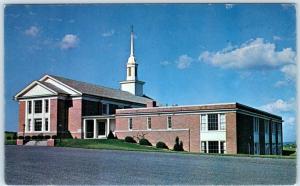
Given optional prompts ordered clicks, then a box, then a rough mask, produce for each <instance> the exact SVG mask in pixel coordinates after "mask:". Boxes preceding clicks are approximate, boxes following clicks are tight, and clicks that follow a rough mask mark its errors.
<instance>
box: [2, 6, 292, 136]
mask: <svg viewBox="0 0 300 186" xmlns="http://www.w3.org/2000/svg"><path fill="white" fill-rule="evenodd" d="M4 24H5V28H4V34H5V36H4V50H5V53H4V54H5V57H4V69H5V129H6V130H9V131H16V130H17V123H18V115H17V113H18V103H17V102H16V101H14V100H13V96H14V95H15V94H16V93H18V92H19V91H20V90H22V89H23V88H24V87H25V86H26V85H28V84H30V83H31V82H32V81H34V80H37V79H39V78H41V77H42V76H43V75H44V74H52V75H58V76H63V77H66V78H71V79H75V80H80V81H84V82H89V83H94V84H99V85H103V86H107V87H112V88H117V89H118V88H119V87H120V84H119V82H120V81H122V80H124V79H125V77H126V74H125V73H126V70H125V67H126V62H127V59H128V57H129V53H130V51H129V50H130V27H131V25H133V27H134V34H135V57H136V60H137V63H138V64H139V69H138V73H139V74H138V76H139V80H142V81H145V82H146V84H145V85H144V93H145V94H146V95H148V96H150V97H152V98H154V99H155V100H157V101H158V102H159V104H161V105H174V104H178V105H196V104H208V103H229V102H239V103H242V104H246V105H248V106H251V107H255V108H258V109H262V110H265V111H268V112H271V113H274V114H278V115H280V116H282V117H283V120H284V123H283V140H284V141H285V142H288V141H295V139H296V134H295V131H296V128H295V125H296V121H295V120H296V118H295V117H296V111H295V109H296V84H295V80H296V10H295V6H294V5H292V4H98V5H97V4H93V5H84V4H82V5H70V4H69V5H7V6H6V8H5V17H4Z"/></svg>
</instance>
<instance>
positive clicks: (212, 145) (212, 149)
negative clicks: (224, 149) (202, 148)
mask: <svg viewBox="0 0 300 186" xmlns="http://www.w3.org/2000/svg"><path fill="white" fill-rule="evenodd" d="M208 152H209V153H219V142H218V141H209V142H208Z"/></svg>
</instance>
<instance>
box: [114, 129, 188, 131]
mask: <svg viewBox="0 0 300 186" xmlns="http://www.w3.org/2000/svg"><path fill="white" fill-rule="evenodd" d="M174 131H189V129H152V130H145V129H142V130H115V132H174Z"/></svg>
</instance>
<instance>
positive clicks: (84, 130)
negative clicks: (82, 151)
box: [83, 119, 86, 139]
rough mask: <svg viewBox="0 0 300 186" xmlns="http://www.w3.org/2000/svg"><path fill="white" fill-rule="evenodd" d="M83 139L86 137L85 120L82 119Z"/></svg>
mask: <svg viewBox="0 0 300 186" xmlns="http://www.w3.org/2000/svg"><path fill="white" fill-rule="evenodd" d="M83 139H86V120H85V119H83Z"/></svg>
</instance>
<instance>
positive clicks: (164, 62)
mask: <svg viewBox="0 0 300 186" xmlns="http://www.w3.org/2000/svg"><path fill="white" fill-rule="evenodd" d="M160 64H161V65H162V66H167V65H170V64H171V63H170V62H169V61H161V62H160Z"/></svg>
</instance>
